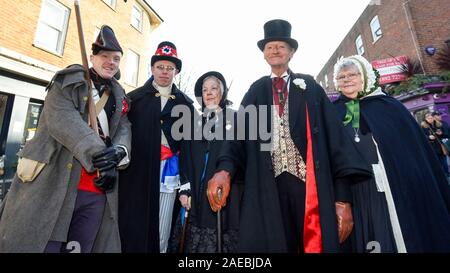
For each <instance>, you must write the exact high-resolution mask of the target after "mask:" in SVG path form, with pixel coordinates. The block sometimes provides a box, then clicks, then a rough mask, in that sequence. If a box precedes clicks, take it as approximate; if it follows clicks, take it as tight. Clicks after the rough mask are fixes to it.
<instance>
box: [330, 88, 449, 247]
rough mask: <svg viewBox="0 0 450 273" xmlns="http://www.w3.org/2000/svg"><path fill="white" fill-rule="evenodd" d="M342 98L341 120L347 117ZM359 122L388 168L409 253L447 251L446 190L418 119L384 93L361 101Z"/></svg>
mask: <svg viewBox="0 0 450 273" xmlns="http://www.w3.org/2000/svg"><path fill="white" fill-rule="evenodd" d="M347 101H348V99H346V98H344V97H342V96H341V97H340V98H339V99H338V100H337V101H336V102H335V105H336V107H337V109H338V113H339V118H340V120H343V119H344V116H345V113H346V107H345V102H347ZM360 113H361V121H362V122H364V123H365V124H366V125H367V126H368V127H369V129H370V131H371V132H372V134H373V137H374V139H375V140H376V142H377V144H378V148H379V151H380V155H381V157H382V159H383V163H384V165H385V168H386V174H387V177H388V180H389V185H390V188H391V191H392V195H393V198H394V202H395V206H396V211H397V215H398V218H399V221H400V227H401V229H402V233H403V239H404V241H405V245H406V250H407V251H408V252H449V251H450V229H449V227H450V214H449V211H450V188H449V185H448V183H447V179H446V177H445V175H444V172H443V170H442V169H441V165H440V163H439V161H438V159H437V157H436V155H435V153H434V152H433V150H432V148H431V146H430V144H429V143H428V141H427V139H426V138H425V136H424V134H423V132H422V130H421V129H420V127H419V125H418V124H417V122H416V120H415V119H414V118H413V117H412V115H411V114H410V113H409V112H408V110H407V109H406V108H405V107H404V106H403V105H402V104H401V103H400V102H398V101H397V100H395V99H394V98H392V97H389V96H385V95H377V96H372V97H367V98H364V99H362V100H360Z"/></svg>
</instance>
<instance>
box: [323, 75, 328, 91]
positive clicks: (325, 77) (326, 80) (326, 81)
mask: <svg viewBox="0 0 450 273" xmlns="http://www.w3.org/2000/svg"><path fill="white" fill-rule="evenodd" d="M323 80H324V81H325V88H328V75H325V76H324V77H323Z"/></svg>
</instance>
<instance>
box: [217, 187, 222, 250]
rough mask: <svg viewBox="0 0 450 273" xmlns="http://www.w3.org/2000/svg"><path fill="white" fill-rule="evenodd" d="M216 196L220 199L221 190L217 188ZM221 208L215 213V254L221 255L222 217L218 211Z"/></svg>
mask: <svg viewBox="0 0 450 273" xmlns="http://www.w3.org/2000/svg"><path fill="white" fill-rule="evenodd" d="M217 195H218V196H219V199H222V189H221V188H219V189H218V190H217ZM221 210H222V208H220V209H219V210H218V211H217V253H222V215H221V213H220V211H221Z"/></svg>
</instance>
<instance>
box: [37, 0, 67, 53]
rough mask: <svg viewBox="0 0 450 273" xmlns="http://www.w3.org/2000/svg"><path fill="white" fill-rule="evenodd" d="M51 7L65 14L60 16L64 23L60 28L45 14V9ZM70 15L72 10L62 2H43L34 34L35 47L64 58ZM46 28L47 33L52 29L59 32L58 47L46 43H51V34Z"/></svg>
mask: <svg viewBox="0 0 450 273" xmlns="http://www.w3.org/2000/svg"><path fill="white" fill-rule="evenodd" d="M49 5H51V6H53V8H56V9H58V10H59V12H61V13H63V14H60V15H61V16H62V20H63V22H60V23H61V25H60V26H57V25H55V24H54V23H55V22H50V20H49V19H50V17H49V16H48V14H44V9H46V8H47V7H48V6H49ZM69 15H70V10H69V9H68V8H67V7H66V6H64V5H63V4H61V3H60V2H58V1H56V0H43V1H42V7H41V11H40V14H39V20H38V24H37V27H36V33H35V34H34V41H33V45H34V46H36V47H39V48H41V49H44V50H46V51H48V52H51V53H55V54H58V55H60V56H62V55H63V53H64V44H65V41H66V35H67V28H68V25H69ZM46 28H47V31H48V29H51V30H53V31H57V32H58V37H57V41H56V45H53V46H52V45H49V44H47V43H46V41H49V39H48V37H49V35H48V34H49V33H48V32H47V31H46V30H45V29H46ZM41 36H42V37H41Z"/></svg>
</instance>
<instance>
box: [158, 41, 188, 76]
mask: <svg viewBox="0 0 450 273" xmlns="http://www.w3.org/2000/svg"><path fill="white" fill-rule="evenodd" d="M160 60H166V61H170V62H173V63H174V64H175V66H176V68H177V70H178V72H180V71H181V65H182V62H181V60H180V59H178V54H177V47H176V46H175V45H174V44H173V43H171V42H167V41H166V42H162V43H160V44H159V45H158V48H157V49H156V52H155V55H153V56H152V61H151V65H152V66H153V64H154V63H155V62H157V61H160Z"/></svg>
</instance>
